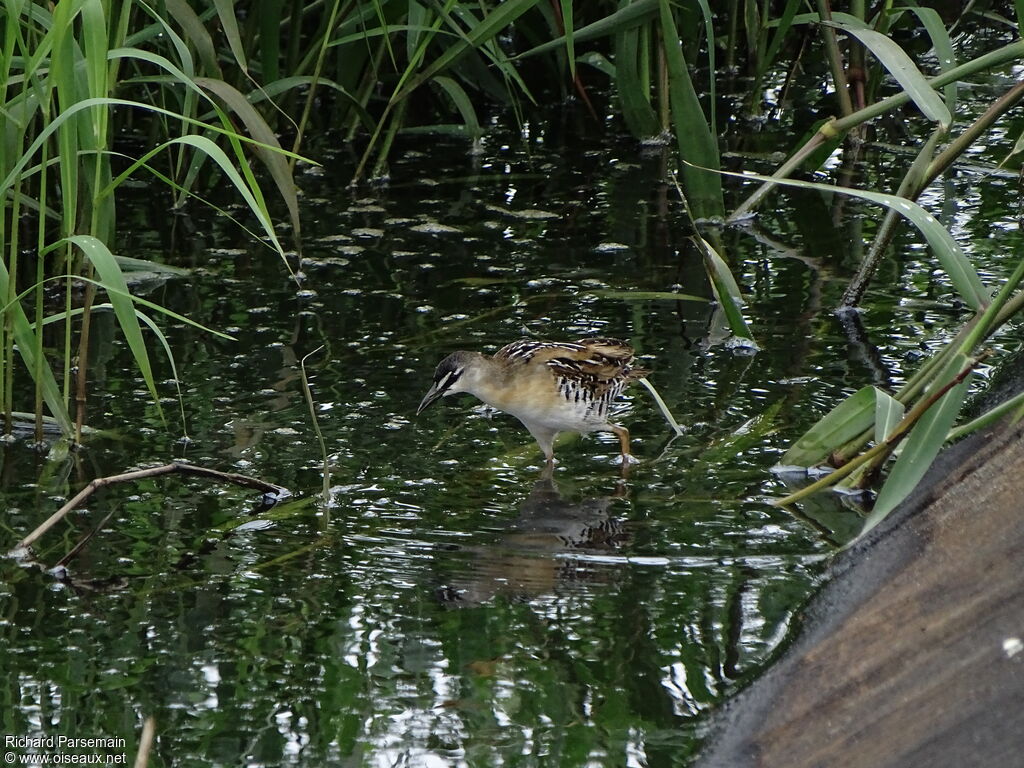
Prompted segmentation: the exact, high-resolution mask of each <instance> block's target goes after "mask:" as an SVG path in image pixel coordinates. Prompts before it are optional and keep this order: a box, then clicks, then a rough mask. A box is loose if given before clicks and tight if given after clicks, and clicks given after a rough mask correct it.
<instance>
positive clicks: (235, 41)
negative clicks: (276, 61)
mask: <svg viewBox="0 0 1024 768" xmlns="http://www.w3.org/2000/svg"><path fill="white" fill-rule="evenodd" d="M213 4H214V6H215V7H216V8H217V16H218V17H219V18H220V26H221V29H223V30H224V36H225V37H226V38H227V39H228V46H229V47H230V48H231V53H232V55H233V56H234V57H235V63H236V64H238V67H239V69H241V70H242V71H243V72H245V73H246V74H249V63H248V61H247V59H246V56H245V46H244V45H242V33H241V32H240V31H239V29H238V19H237V17H236V16H235V3H234V0H213Z"/></svg>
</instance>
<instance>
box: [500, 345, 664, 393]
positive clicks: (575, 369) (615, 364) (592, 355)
mask: <svg viewBox="0 0 1024 768" xmlns="http://www.w3.org/2000/svg"><path fill="white" fill-rule="evenodd" d="M494 357H495V358H497V359H503V360H508V361H509V362H511V363H533V364H534V365H537V364H540V363H544V364H546V365H548V366H549V367H550V368H551V369H552V371H553V372H554V373H555V374H556V375H557V376H560V377H566V378H579V379H590V380H591V381H593V382H594V383H595V384H598V383H604V382H608V381H613V380H616V379H627V378H638V377H639V376H643V375H644V374H646V371H640V370H635V369H632V368H630V365H629V364H630V363H631V362H632V361H633V348H632V347H631V346H629V344H627V343H626V342H624V341H620V340H618V339H599V338H592V339H580V340H579V341H576V342H556V341H530V340H522V341H514V342H512V343H511V344H509V345H507V346H505V347H502V348H501V349H499V350H498V351H497V352H496V353H495V355H494Z"/></svg>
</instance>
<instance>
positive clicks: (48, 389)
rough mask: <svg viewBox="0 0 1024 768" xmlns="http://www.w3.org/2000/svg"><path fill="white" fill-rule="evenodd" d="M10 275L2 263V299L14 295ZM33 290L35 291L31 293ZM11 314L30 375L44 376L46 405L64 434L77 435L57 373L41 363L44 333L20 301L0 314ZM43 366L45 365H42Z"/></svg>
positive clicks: (12, 324) (15, 338) (44, 362)
mask: <svg viewBox="0 0 1024 768" xmlns="http://www.w3.org/2000/svg"><path fill="white" fill-rule="evenodd" d="M9 283H10V273H9V272H8V271H7V263H6V262H5V261H4V260H3V259H0V296H9V295H10V294H9V291H10V285H9ZM30 290H31V289H30ZM8 313H9V314H10V321H9V322H10V324H11V329H12V332H13V334H14V341H15V344H16V345H17V349H18V354H19V355H20V356H21V360H22V362H24V363H25V367H26V368H27V369H28V371H29V375H30V376H31V377H32V379H33V381H35V379H36V372H37V371H39V375H40V376H41V379H40V381H38V382H36V383H37V384H38V385H39V386H40V387H41V389H42V393H43V402H45V403H46V407H47V408H49V410H50V414H51V415H52V416H53V418H54V420H56V422H57V423H58V424H59V425H60V428H61V431H62V432H63V433H64V434H65V435H72V434H74V431H75V428H74V425H73V424H72V423H71V416H70V414H69V413H68V409H67V405H66V404H65V402H64V396H63V395H62V394H61V391H60V387H59V386H57V380H56V378H54V375H53V371H52V369H51V368H50V366H49V364H48V363H47V362H46V360H45V359H44V360H41V361H40V360H39V359H38V358H37V356H36V348H37V345H36V336H35V334H36V333H37V332H38V333H42V331H33V330H32V326H31V324H30V323H29V320H28V316H27V315H26V314H25V310H24V308H23V307H22V306H21V303H20V301H15V302H14V303H13V304H11V305H9V306H5V307H4V308H3V311H2V312H0V316H2V315H5V314H8ZM40 363H41V364H40Z"/></svg>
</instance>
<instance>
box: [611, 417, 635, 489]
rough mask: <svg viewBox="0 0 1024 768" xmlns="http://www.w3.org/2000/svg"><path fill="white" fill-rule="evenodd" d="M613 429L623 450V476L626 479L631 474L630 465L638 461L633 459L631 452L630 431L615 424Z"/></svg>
mask: <svg viewBox="0 0 1024 768" xmlns="http://www.w3.org/2000/svg"><path fill="white" fill-rule="evenodd" d="M611 427H612V432H614V433H615V434H616V435H617V436H618V438H619V445H620V447H621V449H622V476H623V477H625V476H626V475H628V474H629V467H630V465H631V464H633V463H634V462H635V461H636V459H634V458H633V454H631V453H630V452H629V430H628V429H626V428H625V427H619V426H617V425H615V424H612V425H611Z"/></svg>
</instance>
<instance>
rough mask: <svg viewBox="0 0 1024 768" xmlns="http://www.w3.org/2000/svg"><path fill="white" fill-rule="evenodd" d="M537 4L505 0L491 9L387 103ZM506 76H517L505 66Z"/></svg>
mask: <svg viewBox="0 0 1024 768" xmlns="http://www.w3.org/2000/svg"><path fill="white" fill-rule="evenodd" d="M539 1H540V0H505V2H503V3H501V4H500V5H498V6H497V7H495V8H494V9H492V10H491V12H490V13H488V14H487V15H486V16H484V17H483V19H479V20H477V23H476V24H475V25H473V26H472V27H471V28H470V29H469V31H468V32H466V33H465V34H464V36H463V37H461V38H460V39H459V40H458V41H457V42H454V43H452V44H451V45H449V46H448V47H447V48H445V50H444V53H442V54H441V55H440V56H438V57H437V58H436V59H434V60H433V61H432V62H430V63H429V64H427V65H426V66H425V67H424V68H423V69H422V70H421V71H420V72H418V73H417V74H416V75H415V76H414V77H411V78H410V79H409V80H408V82H406V83H405V85H403V86H402V87H401V88H400V89H399V90H398V91H397V92H396V93H395V94H394V96H392V97H391V101H392V102H396V101H400V100H402V99H403V98H405V97H406V96H408V95H409V93H411V92H412V91H414V90H416V89H417V88H419V87H420V86H421V85H422V84H423V83H425V82H427V81H428V80H430V79H432V78H433V77H434V76H435V75H436V74H437V73H438V72H441V71H442V70H444V69H445V68H446V67H449V66H451V65H452V64H454V63H455V61H456V60H458V59H459V58H460V57H462V56H464V55H466V54H467V53H469V52H470V51H471V50H473V49H475V48H479V47H480V46H482V45H483V44H484V43H486V42H488V41H489V40H492V39H493V38H494V37H495V36H496V35H498V34H499V33H500V32H501V31H502V30H504V29H505V28H506V27H508V26H509V25H510V24H512V23H513V22H514V21H515V20H516V19H518V18H519V17H520V16H522V15H523V14H524V13H526V12H527V11H528V10H530V9H531V8H533V6H535V5H536V4H537V3H538V2H539ZM506 74H508V75H509V76H511V77H514V78H518V73H516V72H515V70H514V68H512V67H509V69H508V70H507V71H506ZM522 87H523V90H524V93H528V91H527V90H526V86H525V84H523V85H522Z"/></svg>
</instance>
